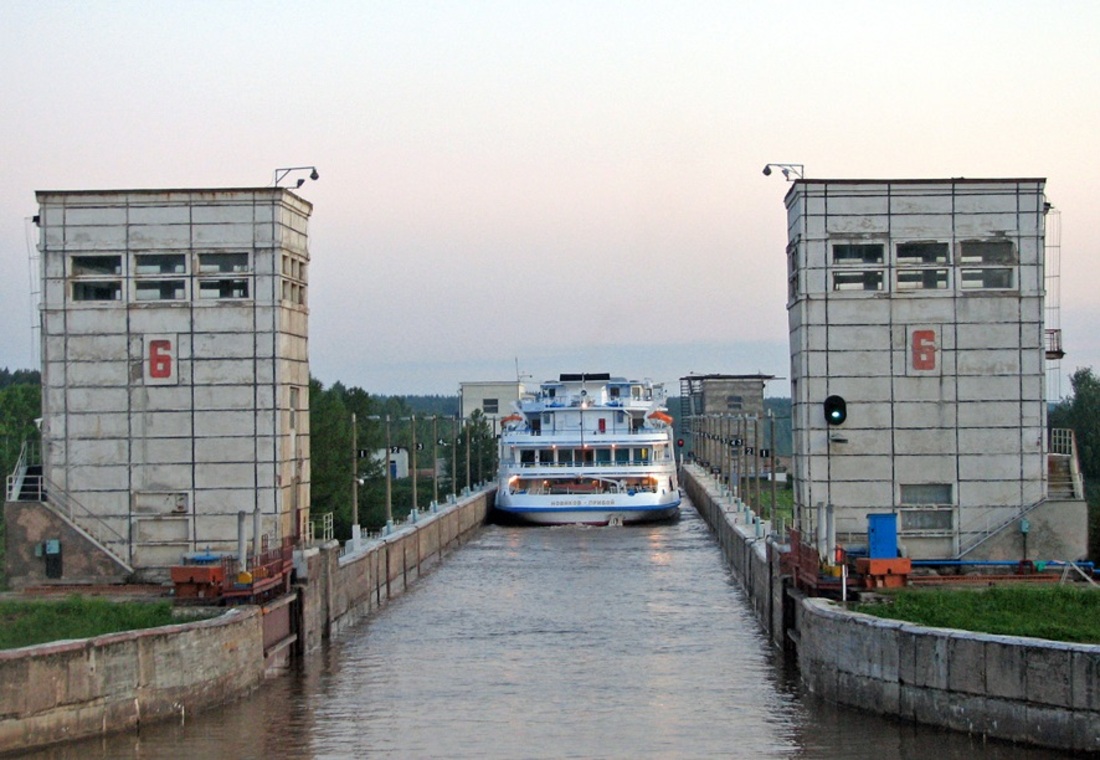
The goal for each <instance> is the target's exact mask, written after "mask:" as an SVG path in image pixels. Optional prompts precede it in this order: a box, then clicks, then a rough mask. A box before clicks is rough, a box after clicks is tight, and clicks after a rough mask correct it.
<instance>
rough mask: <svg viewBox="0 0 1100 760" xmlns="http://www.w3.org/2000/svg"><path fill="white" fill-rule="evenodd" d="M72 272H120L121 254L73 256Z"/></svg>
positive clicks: (101, 274)
mask: <svg viewBox="0 0 1100 760" xmlns="http://www.w3.org/2000/svg"><path fill="white" fill-rule="evenodd" d="M72 274H73V275H74V276H75V275H85V274H90V275H98V276H100V277H102V276H103V275H110V274H122V257H121V256H73V260H72Z"/></svg>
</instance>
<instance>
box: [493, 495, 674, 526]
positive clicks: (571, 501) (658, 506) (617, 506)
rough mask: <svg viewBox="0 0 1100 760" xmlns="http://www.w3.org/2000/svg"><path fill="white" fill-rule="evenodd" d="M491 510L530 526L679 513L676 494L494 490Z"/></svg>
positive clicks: (630, 520)
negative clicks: (650, 497) (654, 498)
mask: <svg viewBox="0 0 1100 760" xmlns="http://www.w3.org/2000/svg"><path fill="white" fill-rule="evenodd" d="M495 509H496V510H497V511H498V512H500V513H501V514H503V515H506V516H507V517H509V518H511V519H513V520H517V521H521V522H526V523H531V524H533V525H577V524H581V525H631V524H635V523H647V522H659V521H664V520H672V519H674V518H676V517H678V516H679V514H680V497H679V495H678V494H673V495H671V498H669V499H666V500H663V501H659V502H649V503H647V501H643V500H642V499H640V498H638V497H631V496H622V497H618V498H614V499H609V498H607V497H606V496H603V495H600V496H584V495H579V496H578V495H568V496H549V497H545V496H526V497H524V496H517V495H515V494H507V493H498V494H497V499H496V506H495Z"/></svg>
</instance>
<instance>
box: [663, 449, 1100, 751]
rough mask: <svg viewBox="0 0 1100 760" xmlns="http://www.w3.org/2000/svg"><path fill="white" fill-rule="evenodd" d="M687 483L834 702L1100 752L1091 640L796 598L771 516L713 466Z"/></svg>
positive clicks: (760, 611)
mask: <svg viewBox="0 0 1100 760" xmlns="http://www.w3.org/2000/svg"><path fill="white" fill-rule="evenodd" d="M683 480H684V486H685V488H686V489H687V491H688V494H689V495H690V496H691V499H692V501H693V502H694V503H695V505H696V507H697V508H698V510H699V511H700V513H701V514H702V515H703V517H704V519H706V520H707V522H708V523H709V524H710V525H711V527H712V529H713V530H714V531H715V534H716V536H717V537H718V540H719V543H720V544H721V546H722V550H723V552H724V553H725V555H726V557H727V559H728V561H729V562H730V564H731V565H732V566H733V567H734V569H735V570H736V572H737V573H738V575H739V576H740V580H741V582H742V584H743V585H744V587H745V589H746V591H747V592H748V595H749V597H750V598H751V599H752V603H753V605H754V607H755V609H756V612H757V615H758V616H759V618H760V619H761V621H762V622H763V623H764V625H765V627H766V628H767V629H768V631H769V634H770V636H771V638H772V640H773V641H775V642H777V643H778V642H784V643H785V644H786V645H793V647H794V648H795V651H796V652H797V656H798V666H799V671H800V673H801V676H802V680H803V681H804V682H805V683H806V685H807V686H808V687H809V689H810V690H811V691H813V692H814V693H815V694H818V695H820V696H821V697H823V698H825V699H828V700H830V701H833V702H837V703H840V704H845V705H850V706H853V707H858V708H861V709H865V710H868V711H871V712H876V713H882V714H888V715H894V716H897V717H900V718H904V719H907V720H913V721H916V722H920V723H927V724H931V725H936V726H942V727H945V728H950V729H954V730H958V731H966V732H969V733H973V734H980V735H983V736H989V737H995V738H999V739H1007V740H1010V741H1016V742H1020V743H1026V744H1032V745H1036V746H1043V747H1051V748H1055V749H1061V750H1069V751H1074V752H1100V646H1096V645H1083V644H1063V643H1060V642H1052V641H1045V640H1040V639H1030V638H1022V637H1011V636H993V635H988V634H976V633H969V632H966V631H956V630H946V629H936V628H926V627H923V626H917V625H911V624H908V623H901V622H897V621H889V620H882V619H880V618H876V617H872V616H870V615H862V614H858V613H854V612H849V611H848V610H846V609H844V607H843V606H842V605H840V604H839V603H836V602H832V601H829V600H826V599H817V598H803V597H802V595H801V594H800V593H799V592H798V591H797V590H794V589H793V588H791V585H790V579H789V578H787V577H785V576H783V575H782V573H781V572H780V566H779V558H778V554H779V550H780V548H781V547H778V546H776V545H775V544H774V543H772V542H770V541H769V540H768V539H766V538H761V534H765V535H766V534H767V532H768V528H769V527H770V526H768V525H767V524H766V523H765V524H758V521H757V520H755V518H754V517H753V516H752V515H751V513H746V510H745V509H744V508H743V507H738V505H737V503H736V501H735V500H732V499H731V498H730V497H729V496H728V495H726V494H725V493H724V492H723V489H722V487H721V486H720V485H719V484H717V483H716V482H715V481H714V479H713V478H711V477H709V476H708V475H707V474H706V473H704V472H703V471H702V470H700V469H698V468H692V467H686V468H685V472H684V479H683Z"/></svg>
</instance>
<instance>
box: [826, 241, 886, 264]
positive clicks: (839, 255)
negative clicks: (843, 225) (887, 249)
mask: <svg viewBox="0 0 1100 760" xmlns="http://www.w3.org/2000/svg"><path fill="white" fill-rule="evenodd" d="M883 250H884V246H883V245H882V243H834V244H833V263H834V264H881V263H882V258H883Z"/></svg>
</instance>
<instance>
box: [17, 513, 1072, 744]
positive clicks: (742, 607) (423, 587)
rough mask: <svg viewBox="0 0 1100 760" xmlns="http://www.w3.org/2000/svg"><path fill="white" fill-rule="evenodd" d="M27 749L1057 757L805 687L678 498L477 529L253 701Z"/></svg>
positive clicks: (697, 521) (702, 526) (704, 530)
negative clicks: (646, 518)
mask: <svg viewBox="0 0 1100 760" xmlns="http://www.w3.org/2000/svg"><path fill="white" fill-rule="evenodd" d="M211 655H212V656H215V653H211ZM29 757H35V758H52V759H54V760H91V759H92V758H175V757H179V758H241V759H244V758H356V757H392V758H479V759H480V758H753V759H754V760H760V759H763V758H823V759H824V760H841V759H842V758H843V760H854V759H858V758H868V759H869V760H872V759H873V760H889V759H890V758H907V759H909V758H911V759H913V760H917V759H918V758H919V759H921V760H923V759H924V758H935V759H936V760H948V759H950V758H959V759H960V760H961V759H963V758H966V760H973V758H978V757H981V758H1027V759H1036V760H1037V759H1038V758H1056V757H1065V755H1061V754H1058V753H1051V752H1044V751H1039V750H1025V749H1022V748H1019V747H1014V746H1011V745H1007V744H999V743H984V742H982V741H981V739H976V738H970V737H967V736H964V735H959V734H955V733H951V732H945V731H939V730H935V729H931V728H927V727H920V726H915V725H912V724H909V723H904V722H901V721H896V720H888V719H883V718H877V717H874V716H869V715H866V714H863V713H860V712H857V711H854V710H848V709H844V708H837V707H833V706H830V705H827V704H824V703H822V702H821V701H820V700H818V699H815V698H814V697H812V696H811V695H807V694H806V693H804V691H803V690H802V689H801V688H800V686H799V682H798V677H797V672H796V671H795V669H794V668H793V666H792V665H791V664H790V663H787V662H784V659H783V657H782V656H781V655H780V654H778V653H777V652H775V650H774V649H773V648H771V647H770V646H769V644H768V641H767V639H766V637H765V636H764V635H763V634H762V632H761V631H760V629H759V627H758V625H757V623H756V620H755V618H754V617H753V614H752V611H751V609H750V607H749V605H748V603H747V601H746V599H745V597H744V595H743V593H742V591H741V589H740V588H739V586H738V585H737V583H736V580H735V579H734V578H733V576H732V575H731V574H730V572H729V571H728V569H727V568H726V566H725V564H724V562H723V558H722V556H721V553H720V552H719V550H718V548H717V545H716V544H715V542H714V540H713V538H712V537H711V535H710V533H709V532H708V530H707V527H706V525H705V524H704V523H703V521H702V520H701V519H700V518H699V517H698V516H697V515H696V513H695V512H694V510H693V509H692V508H691V506H690V505H687V507H686V509H685V510H684V516H683V518H682V519H681V520H680V521H679V522H677V523H674V524H665V525H654V526H645V527H626V528H621V527H620V528H583V527H560V528H524V527H503V526H490V527H487V528H486V529H485V530H484V531H482V532H481V533H480V534H479V536H478V537H477V538H476V539H475V540H474V541H472V542H471V543H470V544H468V545H466V546H465V547H463V548H462V549H461V550H460V551H458V552H456V553H454V554H452V555H450V556H449V557H448V558H447V559H446V560H445V561H444V562H443V564H441V565H439V566H438V567H437V568H436V569H435V570H434V571H433V572H432V573H431V574H430V575H428V576H425V577H424V578H422V579H421V580H420V581H419V583H418V584H417V585H416V586H414V587H413V588H412V589H411V590H409V591H408V592H407V593H406V594H404V595H403V596H401V597H399V598H398V599H396V600H394V601H393V602H391V603H390V604H389V605H388V606H387V607H385V608H384V609H383V610H381V611H379V612H378V613H377V614H376V615H375V616H374V617H373V618H372V619H371V620H369V621H366V622H364V623H361V624H359V625H358V626H356V627H354V628H351V629H349V630H347V631H345V632H344V633H343V634H341V635H340V636H339V637H338V638H337V639H336V640H335V641H333V642H332V643H331V644H330V645H328V646H326V647H325V649H324V650H323V651H321V652H318V653H316V654H314V655H312V656H310V657H308V658H307V659H306V661H305V662H303V663H301V665H300V666H299V667H297V668H296V669H295V670H294V671H293V672H292V673H290V674H289V675H286V676H281V677H278V678H275V679H272V680H269V681H268V682H267V683H266V684H265V685H264V686H263V687H262V688H261V689H259V690H258V691H256V692H254V693H253V694H251V695H249V696H248V697H247V698H245V699H242V700H240V701H238V702H235V703H233V704H231V705H228V706H223V707H219V708H215V709H213V710H210V711H207V712H204V713H200V714H196V715H188V716H186V718H185V719H184V720H180V721H173V722H171V723H164V724H159V725H152V726H146V727H144V728H142V729H141V730H140V732H138V733H134V734H125V735H119V736H112V737H107V738H101V739H95V740H91V741H83V742H78V743H73V744H68V745H62V746H60V747H56V748H54V749H51V750H46V751H42V752H38V753H34V754H31V755H29Z"/></svg>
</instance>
